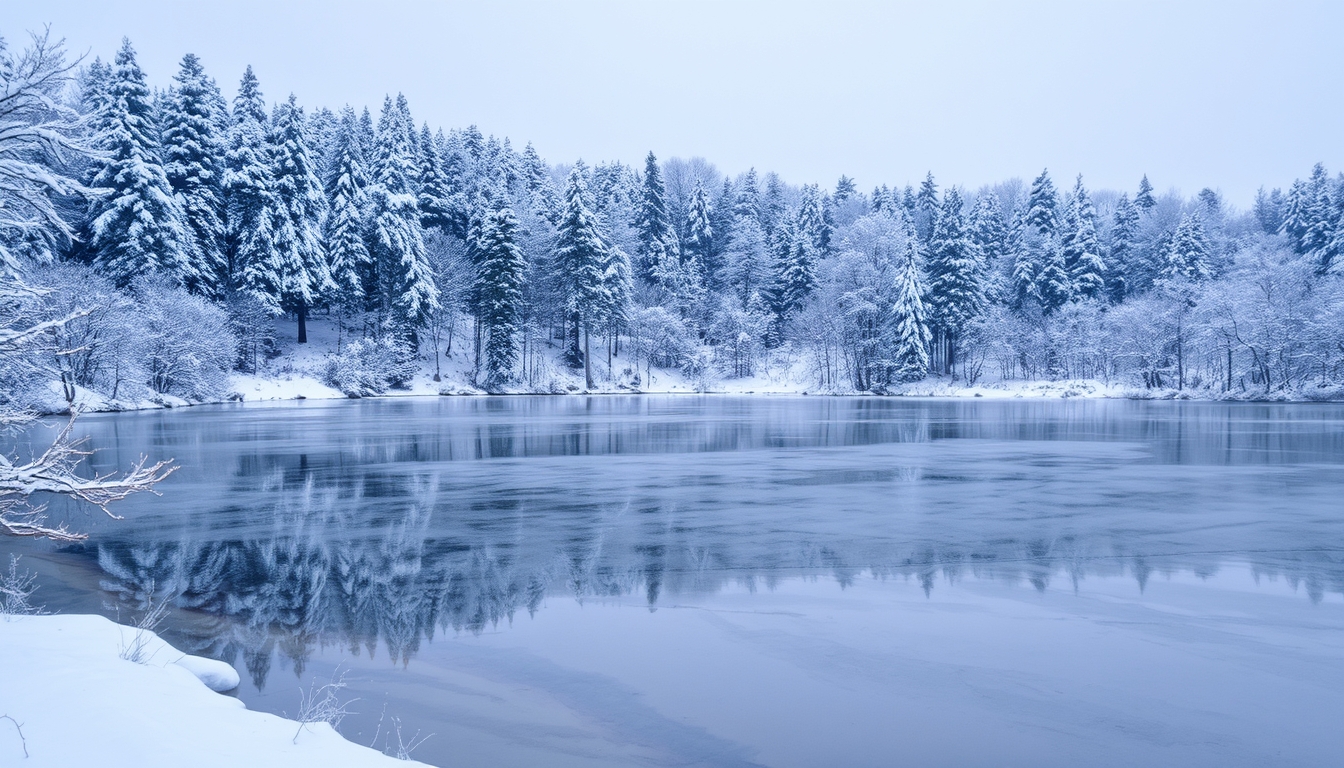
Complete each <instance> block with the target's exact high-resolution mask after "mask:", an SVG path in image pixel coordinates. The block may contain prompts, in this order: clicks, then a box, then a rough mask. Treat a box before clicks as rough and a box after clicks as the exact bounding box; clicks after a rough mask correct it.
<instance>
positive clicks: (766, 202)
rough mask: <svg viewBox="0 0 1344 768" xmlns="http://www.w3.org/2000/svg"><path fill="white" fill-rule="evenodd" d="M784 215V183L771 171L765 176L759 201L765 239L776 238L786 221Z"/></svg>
mask: <svg viewBox="0 0 1344 768" xmlns="http://www.w3.org/2000/svg"><path fill="white" fill-rule="evenodd" d="M785 213H786V211H785V205H784V182H782V181H780V180H779V174H777V173H774V172H773V171H772V172H770V173H767V174H766V175H765V194H764V196H763V197H762V199H761V226H762V227H763V228H764V229H765V234H766V236H767V237H769V238H771V239H774V238H775V237H776V235H777V234H778V230H779V229H780V228H782V227H783V226H784V224H785V223H786V221H787V218H788V217H787V216H786V215H785Z"/></svg>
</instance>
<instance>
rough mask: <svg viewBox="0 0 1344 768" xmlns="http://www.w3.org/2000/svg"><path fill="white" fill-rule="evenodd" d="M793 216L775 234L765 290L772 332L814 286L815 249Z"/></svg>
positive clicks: (807, 295) (799, 305) (815, 281)
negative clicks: (772, 259) (770, 267)
mask: <svg viewBox="0 0 1344 768" xmlns="http://www.w3.org/2000/svg"><path fill="white" fill-rule="evenodd" d="M802 223H803V222H802V221H801V220H800V219H798V218H795V219H794V220H793V221H791V222H787V223H786V224H785V226H783V227H781V228H780V230H779V231H778V232H777V233H776V245H775V261H774V264H773V269H772V272H773V274H772V281H771V286H770V290H769V297H770V305H771V309H773V310H774V313H775V325H776V333H777V334H778V333H780V332H782V328H783V326H784V324H785V323H786V322H788V320H789V318H791V317H793V315H794V314H795V313H796V312H797V311H798V310H799V309H801V308H802V306H803V304H804V303H805V302H806V301H807V298H808V297H809V296H811V295H812V290H813V289H814V288H815V287H816V284H817V276H816V265H817V256H818V255H817V251H816V246H815V244H814V241H813V238H812V237H811V236H809V234H808V231H807V230H806V229H805V228H804V227H803V226H801V225H802Z"/></svg>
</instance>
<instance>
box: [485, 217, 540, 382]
mask: <svg viewBox="0 0 1344 768" xmlns="http://www.w3.org/2000/svg"><path fill="white" fill-rule="evenodd" d="M476 250H477V252H478V259H479V262H478V266H477V272H476V280H477V282H478V285H477V287H476V291H475V293H476V294H477V296H478V297H479V302H480V307H481V331H482V335H483V339H482V344H483V346H484V348H485V355H484V357H485V361H484V368H485V370H484V374H485V375H484V379H485V380H484V382H483V384H484V385H485V386H486V387H487V388H491V389H494V388H498V387H500V386H502V385H504V384H506V383H508V382H509V381H510V380H512V379H513V371H514V365H515V363H516V361H517V357H518V333H519V330H520V329H519V324H520V320H521V317H522V307H523V276H524V274H525V272H526V270H527V264H526V262H525V261H524V259H523V251H522V249H521V248H520V247H519V245H518V219H517V218H516V217H515V216H514V213H513V209H512V208H511V207H509V205H508V203H507V199H506V198H505V196H504V195H503V193H502V192H500V193H498V194H497V195H496V202H495V208H494V210H492V211H490V212H488V213H487V214H486V215H485V217H484V221H483V223H482V225H481V228H480V233H479V235H478V241H477V245H476Z"/></svg>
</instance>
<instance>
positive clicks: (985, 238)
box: [969, 192, 1008, 268]
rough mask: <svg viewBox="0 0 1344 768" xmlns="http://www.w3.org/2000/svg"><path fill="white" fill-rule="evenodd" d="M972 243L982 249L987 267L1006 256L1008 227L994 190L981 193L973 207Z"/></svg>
mask: <svg viewBox="0 0 1344 768" xmlns="http://www.w3.org/2000/svg"><path fill="white" fill-rule="evenodd" d="M969 234H970V238H971V243H972V244H973V245H974V246H975V247H976V248H977V249H979V251H980V261H981V263H982V264H984V265H985V267H986V268H988V267H989V265H991V264H995V263H997V262H998V261H999V260H1000V259H1002V258H1003V257H1004V255H1005V254H1006V253H1007V249H1008V228H1007V225H1006V224H1005V223H1004V221H1003V208H1002V207H1001V206H1000V205H999V197H998V195H995V194H994V193H992V192H988V193H985V194H982V195H980V197H979V198H977V199H976V201H975V207H974V208H972V209H971V221H970V233H969Z"/></svg>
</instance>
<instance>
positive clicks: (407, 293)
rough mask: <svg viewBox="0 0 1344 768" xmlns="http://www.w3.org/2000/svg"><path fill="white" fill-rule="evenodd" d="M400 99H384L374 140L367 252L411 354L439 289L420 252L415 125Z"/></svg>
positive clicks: (385, 308) (388, 314)
mask: <svg viewBox="0 0 1344 768" xmlns="http://www.w3.org/2000/svg"><path fill="white" fill-rule="evenodd" d="M409 120H410V110H409V108H407V107H406V100H405V97H403V96H401V95H398V98H397V103H395V104H394V103H393V101H392V99H391V98H390V97H389V98H387V99H385V100H384V101H383V110H382V114H381V115H380V116H379V118H378V135H377V139H376V141H375V151H376V161H375V165H374V183H372V184H370V185H369V199H370V206H369V209H370V216H369V230H370V238H369V239H370V256H371V257H372V259H373V263H374V267H375V273H376V279H377V286H378V290H379V294H380V295H381V298H382V300H381V302H380V310H381V312H382V313H383V315H384V316H385V318H386V320H387V322H389V323H390V324H391V326H392V329H393V330H394V331H395V332H396V334H397V335H398V336H399V337H400V341H401V342H402V348H403V353H405V354H414V353H415V350H416V346H417V339H418V336H417V330H418V329H419V328H420V327H421V326H423V325H424V323H425V320H426V319H427V318H428V317H429V314H430V313H431V312H433V311H434V310H435V309H437V308H438V307H439V288H438V286H437V285H436V284H435V282H434V274H433V270H432V269H431V267H430V264H429V257H428V255H427V253H426V252H425V241H424V231H423V230H422V228H421V226H420V209H419V206H418V205H417V204H416V199H415V178H416V172H417V170H418V169H417V165H416V153H415V147H414V146H413V145H412V143H411V136H412V135H413V134H414V127H413V126H412V124H411V123H410V122H409Z"/></svg>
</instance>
